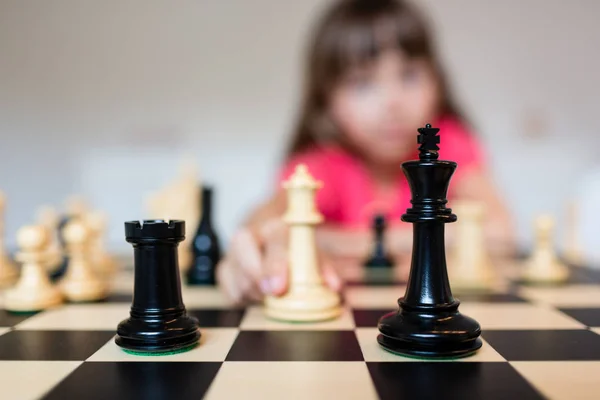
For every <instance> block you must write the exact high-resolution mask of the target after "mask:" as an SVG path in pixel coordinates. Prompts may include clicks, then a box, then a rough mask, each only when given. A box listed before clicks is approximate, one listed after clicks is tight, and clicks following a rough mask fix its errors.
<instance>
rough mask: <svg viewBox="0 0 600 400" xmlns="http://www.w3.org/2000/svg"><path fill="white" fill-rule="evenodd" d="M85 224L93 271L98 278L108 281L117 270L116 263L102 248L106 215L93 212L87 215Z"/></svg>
mask: <svg viewBox="0 0 600 400" xmlns="http://www.w3.org/2000/svg"><path fill="white" fill-rule="evenodd" d="M85 222H86V225H87V227H88V228H89V230H90V247H89V250H90V255H91V259H92V263H93V266H94V270H95V271H96V272H97V274H98V275H99V276H100V277H102V278H105V279H110V278H111V277H112V276H113V275H114V274H115V272H116V270H117V262H116V260H115V259H114V258H113V257H112V256H111V255H110V254H109V253H108V252H107V251H106V249H105V248H104V232H105V231H106V225H107V218H106V215H105V214H104V213H102V212H100V211H94V212H91V213H89V214H88V215H87V217H86V220H85Z"/></svg>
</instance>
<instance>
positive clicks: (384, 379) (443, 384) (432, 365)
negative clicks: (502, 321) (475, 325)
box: [367, 361, 544, 400]
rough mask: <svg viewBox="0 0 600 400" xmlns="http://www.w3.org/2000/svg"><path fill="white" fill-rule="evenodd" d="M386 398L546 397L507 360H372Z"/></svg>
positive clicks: (372, 371) (377, 384)
mask: <svg viewBox="0 0 600 400" xmlns="http://www.w3.org/2000/svg"><path fill="white" fill-rule="evenodd" d="M367 367H368V368H369V373H370V374H371V378H372V379H373V383H374V384H375V388H376V389H377V393H378V394H379V398H380V399H383V400H386V399H445V400H451V399H457V400H462V399H511V398H512V399H528V400H529V399H543V398H544V397H543V396H541V395H540V394H539V393H538V392H537V391H536V390H535V389H534V388H533V387H532V386H531V385H530V384H529V383H528V382H527V381H526V380H525V379H524V378H523V377H521V375H519V373H518V372H517V371H516V370H515V369H514V368H513V367H511V366H510V364H509V363H506V362H485V363H483V362H482V363H480V362H452V361H449V362H398V363H391V362H369V363H367Z"/></svg>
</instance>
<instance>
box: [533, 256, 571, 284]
mask: <svg viewBox="0 0 600 400" xmlns="http://www.w3.org/2000/svg"><path fill="white" fill-rule="evenodd" d="M521 279H522V281H523V282H527V283H542V284H544V283H547V284H556V283H562V282H565V281H566V280H567V279H569V270H568V269H567V268H566V267H565V266H563V265H561V264H560V263H558V262H557V261H556V260H546V259H534V260H531V261H530V262H529V265H527V266H526V267H525V271H524V272H523V275H522V277H521Z"/></svg>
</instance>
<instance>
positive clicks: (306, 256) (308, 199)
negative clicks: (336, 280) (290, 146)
mask: <svg viewBox="0 0 600 400" xmlns="http://www.w3.org/2000/svg"><path fill="white" fill-rule="evenodd" d="M283 187H284V188H285V189H286V190H287V196H288V209H287V211H286V213H285V215H284V216H283V220H284V222H285V223H286V224H287V225H288V226H289V243H288V268H289V286H288V291H287V293H285V294H284V295H282V296H279V297H276V296H266V298H265V313H266V315H267V316H268V317H270V318H273V319H277V320H282V321H290V322H314V321H323V320H329V319H333V318H336V317H338V316H339V315H340V313H341V306H340V296H339V294H338V293H336V292H335V291H333V290H331V289H329V288H328V287H327V286H326V285H325V283H324V281H323V278H322V276H321V271H320V266H319V262H318V255H317V247H316V242H315V225H317V224H320V223H321V222H322V221H323V216H322V215H321V214H320V213H319V212H318V210H317V209H316V205H315V191H316V190H318V189H320V188H321V187H322V183H321V182H318V181H316V180H315V179H314V178H313V177H312V176H311V175H310V173H309V171H308V168H307V167H306V166H305V165H302V164H301V165H298V166H297V167H296V169H295V171H294V174H293V175H292V176H291V177H290V179H289V180H288V181H286V182H284V184H283Z"/></svg>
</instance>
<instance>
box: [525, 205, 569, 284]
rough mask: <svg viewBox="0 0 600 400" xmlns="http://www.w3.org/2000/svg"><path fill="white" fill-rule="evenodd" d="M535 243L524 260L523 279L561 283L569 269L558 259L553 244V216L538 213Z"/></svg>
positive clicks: (535, 223) (567, 274)
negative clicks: (530, 252)
mask: <svg viewBox="0 0 600 400" xmlns="http://www.w3.org/2000/svg"><path fill="white" fill-rule="evenodd" d="M534 228H535V244H534V249H533V253H532V254H531V256H530V257H529V258H528V259H527V260H526V262H525V269H524V270H523V280H524V281H527V282H531V283H561V282H564V281H566V280H567V279H568V277H569V269H568V268H567V267H566V266H565V265H564V264H563V263H562V262H561V261H560V260H559V259H558V257H557V255H556V251H555V250H554V245H553V240H552V238H553V230H554V218H552V217H551V216H549V215H540V216H538V217H536V219H535V221H534Z"/></svg>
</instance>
